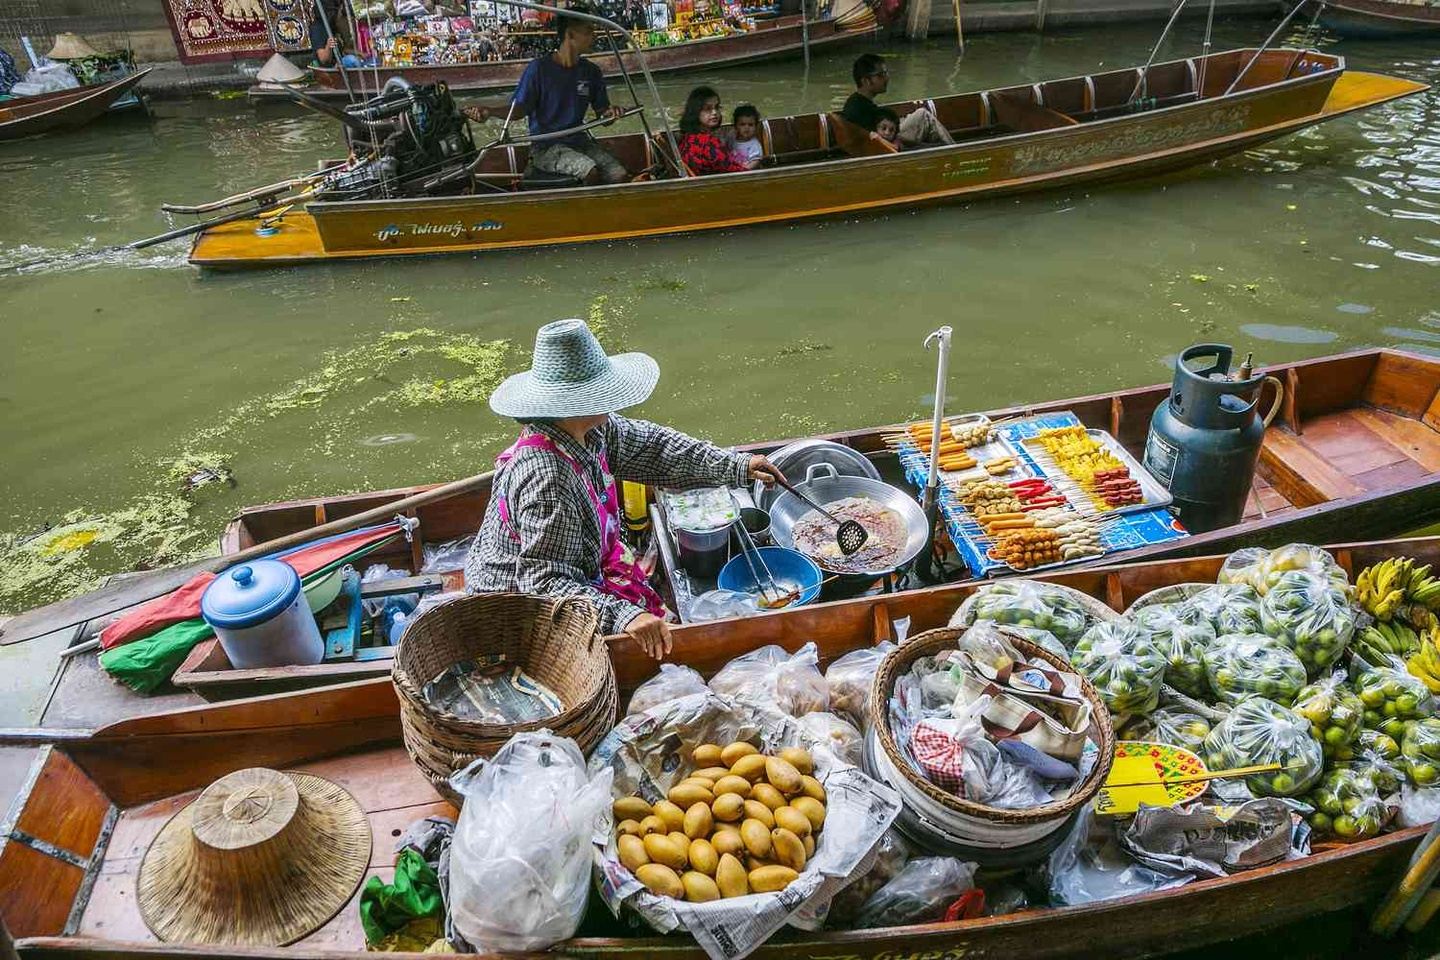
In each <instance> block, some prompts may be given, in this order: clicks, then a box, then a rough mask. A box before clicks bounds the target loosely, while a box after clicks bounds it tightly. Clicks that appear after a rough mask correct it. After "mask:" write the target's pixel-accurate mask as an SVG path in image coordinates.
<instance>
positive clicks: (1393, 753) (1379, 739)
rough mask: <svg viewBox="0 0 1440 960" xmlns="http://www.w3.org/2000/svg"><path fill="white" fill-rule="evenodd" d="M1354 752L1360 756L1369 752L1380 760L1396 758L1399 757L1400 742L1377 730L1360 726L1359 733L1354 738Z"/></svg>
mask: <svg viewBox="0 0 1440 960" xmlns="http://www.w3.org/2000/svg"><path fill="white" fill-rule="evenodd" d="M1355 752H1356V754H1358V755H1360V756H1364V755H1365V754H1367V753H1371V754H1374V755H1375V756H1377V757H1379V758H1380V759H1382V760H1398V759H1400V744H1398V743H1396V742H1395V739H1394V738H1393V737H1391V736H1388V735H1386V734H1383V733H1381V732H1380V731H1379V730H1371V729H1370V728H1369V727H1361V728H1360V735H1359V736H1358V737H1356V738H1355Z"/></svg>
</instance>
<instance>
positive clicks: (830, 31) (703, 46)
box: [249, 8, 875, 100]
mask: <svg viewBox="0 0 1440 960" xmlns="http://www.w3.org/2000/svg"><path fill="white" fill-rule="evenodd" d="M863 9H865V11H866V13H867V14H868V8H863ZM808 30H809V43H810V47H811V49H815V50H819V49H829V48H830V47H833V46H835V45H836V44H839V43H845V42H848V41H851V40H856V39H859V38H862V37H867V36H873V35H874V32H875V18H874V15H873V14H870V15H868V16H860V17H855V18H844V17H827V18H825V19H822V20H811V21H810V23H809V27H808ZM805 32H806V26H805V25H804V24H802V23H801V21H800V18H799V17H798V16H793V17H776V18H773V19H769V20H760V21H758V22H757V24H756V28H755V29H754V30H752V31H750V32H748V33H739V34H735V35H733V36H724V37H706V38H703V39H700V40H687V41H684V42H683V43H672V44H667V45H665V46H657V47H647V48H646V49H645V62H646V63H647V64H648V65H649V67H650V71H651V73H678V72H680V71H682V70H695V69H710V68H716V67H731V66H738V65H739V64H742V63H754V62H755V61H757V60H771V59H778V58H781V57H787V56H794V55H796V54H799V53H800V52H801V50H802V49H803V48H804V45H805ZM621 57H622V58H623V59H624V61H625V69H626V70H627V71H628V72H630V73H631V74H632V75H633V74H636V73H638V72H639V61H638V59H637V58H636V56H635V55H634V53H633V52H630V51H625V52H622V53H621ZM591 59H593V60H594V61H595V63H596V65H597V66H599V67H600V68H601V70H603V71H604V72H605V76H606V77H607V78H608V79H612V80H613V79H617V78H619V77H620V76H621V73H620V69H619V67H618V66H617V65H616V63H615V57H614V55H613V54H609V53H595V54H592V55H591ZM527 63H529V61H528V60H497V61H494V62H490V63H458V64H443V65H435V66H420V67H381V68H379V69H378V71H377V70H375V69H371V68H364V69H361V68H356V69H353V70H348V71H346V72H347V73H348V74H349V76H348V77H343V76H341V73H340V71H339V70H338V69H336V68H334V67H330V68H326V67H312V68H311V70H310V73H311V76H312V77H314V83H312V84H310V85H309V86H307V87H304V88H303V89H304V91H305V92H306V93H308V94H310V95H311V96H316V97H322V98H327V97H328V98H330V99H341V100H347V99H350V97H351V93H350V90H353V91H354V93H355V95H357V96H362V95H363V96H374V95H375V94H376V93H378V92H379V91H380V90H382V89H384V87H385V84H386V82H387V81H388V80H389V79H390V78H391V77H404V78H405V79H406V80H408V81H410V82H411V83H414V84H426V83H436V82H444V83H446V84H448V85H449V87H450V90H451V92H453V93H456V94H480V93H494V92H497V91H501V90H513V89H514V88H515V85H516V84H517V83H519V81H520V74H521V72H522V71H524V69H525V65H526V64H527ZM377 73H378V76H379V81H378V84H377V81H376V76H377ZM347 79H348V80H349V81H350V90H347V89H346V87H345V81H346V80H347ZM249 96H250V98H251V99H252V100H270V99H273V100H288V99H289V97H288V94H287V93H286V92H285V91H284V90H283V89H273V88H270V87H267V86H265V85H264V84H260V85H257V86H254V87H251V88H250V91H249Z"/></svg>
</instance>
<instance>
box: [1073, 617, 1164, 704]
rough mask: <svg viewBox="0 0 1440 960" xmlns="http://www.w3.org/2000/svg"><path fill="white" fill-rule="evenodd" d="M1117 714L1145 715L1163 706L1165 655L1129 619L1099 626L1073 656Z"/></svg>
mask: <svg viewBox="0 0 1440 960" xmlns="http://www.w3.org/2000/svg"><path fill="white" fill-rule="evenodd" d="M1070 663H1071V665H1073V666H1074V667H1075V669H1076V670H1078V671H1080V672H1081V673H1083V674H1084V675H1085V677H1086V679H1088V680H1089V681H1090V682H1091V683H1092V684H1094V685H1095V689H1096V691H1097V692H1098V693H1099V694H1100V699H1102V700H1104V701H1105V706H1107V707H1109V708H1110V712H1111V713H1114V714H1144V713H1149V712H1150V711H1152V710H1154V709H1155V708H1156V707H1157V706H1159V704H1160V685H1161V684H1162V683H1163V682H1164V681H1165V654H1164V653H1163V652H1161V650H1160V648H1159V647H1158V646H1156V644H1155V642H1154V641H1153V640H1152V639H1150V636H1149V635H1148V634H1147V633H1145V631H1143V630H1141V629H1140V628H1139V627H1137V626H1136V625H1135V624H1133V623H1130V622H1129V621H1126V620H1117V621H1115V622H1114V623H1097V624H1095V626H1093V627H1091V628H1090V629H1089V630H1086V631H1085V635H1084V636H1082V637H1081V638H1080V639H1079V641H1078V642H1077V643H1076V644H1075V650H1074V651H1073V652H1072V653H1071V654H1070Z"/></svg>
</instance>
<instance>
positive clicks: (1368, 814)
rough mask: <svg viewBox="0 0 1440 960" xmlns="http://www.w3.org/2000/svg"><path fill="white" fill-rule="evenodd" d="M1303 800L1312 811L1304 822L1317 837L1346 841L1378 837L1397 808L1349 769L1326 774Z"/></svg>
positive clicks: (1361, 775)
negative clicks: (1306, 822) (1312, 808)
mask: <svg viewBox="0 0 1440 960" xmlns="http://www.w3.org/2000/svg"><path fill="white" fill-rule="evenodd" d="M1305 800H1306V801H1307V802H1308V803H1309V804H1310V805H1311V806H1312V807H1314V808H1315V812H1314V813H1312V814H1311V815H1310V816H1308V817H1306V820H1307V821H1309V823H1310V827H1311V829H1313V830H1314V831H1315V833H1316V834H1317V835H1319V836H1321V837H1334V838H1336V839H1338V840H1347V841H1348V840H1365V839H1368V838H1370V837H1377V836H1379V835H1380V831H1381V830H1383V829H1385V824H1387V823H1389V822H1390V818H1391V817H1393V816H1394V815H1395V812H1396V810H1397V808H1398V806H1397V804H1395V803H1393V802H1391V801H1387V800H1386V798H1385V797H1384V796H1382V795H1381V793H1380V791H1379V790H1377V789H1376V788H1375V784H1374V782H1373V780H1372V779H1371V778H1370V777H1369V776H1368V775H1367V774H1366V773H1365V772H1364V771H1362V770H1357V769H1353V768H1349V767H1336V768H1334V769H1333V770H1330V771H1328V772H1327V773H1326V774H1325V776H1323V777H1322V778H1321V779H1320V782H1319V783H1318V784H1316V786H1315V789H1314V790H1312V791H1311V792H1310V793H1309V794H1308V795H1307V796H1306V797H1305Z"/></svg>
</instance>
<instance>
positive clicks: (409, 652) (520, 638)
mask: <svg viewBox="0 0 1440 960" xmlns="http://www.w3.org/2000/svg"><path fill="white" fill-rule="evenodd" d="M597 625H598V621H597V620H596V616H595V611H594V609H593V608H592V607H591V606H590V604H589V603H587V602H585V601H584V600H578V599H567V600H552V599H548V598H545V597H536V596H529V595H526V594H513V593H482V594H474V595H472V596H468V597H461V598H460V599H458V600H452V601H451V602H449V603H444V604H441V605H440V606H438V607H432V608H431V609H430V610H427V611H426V612H425V613H423V614H421V616H420V617H419V618H418V619H416V620H415V622H414V623H412V624H410V626H409V627H408V628H407V629H406V630H405V635H404V637H403V638H402V639H401V641H400V647H399V649H398V650H397V651H396V652H395V662H394V666H393V667H392V669H391V680H392V681H393V682H394V684H395V691H396V693H397V694H398V695H399V699H400V728H401V731H402V733H403V735H404V740H405V749H406V750H407V751H408V752H409V754H410V758H411V759H412V760H414V761H415V764H416V765H417V766H418V767H419V768H420V770H421V772H422V773H424V774H425V777H426V779H428V780H429V781H430V783H431V784H433V785H434V787H435V789H436V790H438V791H439V792H440V793H441V794H442V795H443V796H445V797H446V798H447V799H449V800H450V801H451V802H453V803H455V804H456V805H457V806H458V805H459V804H460V802H461V798H460V797H459V796H458V795H457V794H456V793H455V791H454V790H453V789H451V787H450V784H449V780H450V776H451V774H453V773H454V772H455V771H457V770H462V769H464V768H465V767H466V766H468V765H469V764H470V763H472V762H474V761H475V760H476V759H478V758H481V757H490V756H493V755H494V754H495V752H496V751H497V750H499V749H500V747H502V746H503V745H504V744H505V742H506V741H508V740H509V739H510V738H511V737H512V736H514V735H515V734H516V733H521V732H527V731H534V730H540V729H542V728H545V729H549V730H553V731H554V732H555V733H556V734H557V735H559V736H564V737H569V738H571V739H572V740H574V741H575V742H576V743H578V744H579V745H580V749H581V750H582V751H584V752H586V753H589V752H590V750H591V748H593V747H594V746H595V744H597V743H599V742H600V739H601V738H602V737H604V736H605V734H606V733H608V732H609V730H610V729H611V728H612V727H613V726H614V725H615V714H616V707H617V705H618V701H619V691H618V690H617V688H616V685H615V672H614V670H613V668H612V667H611V664H610V655H609V652H608V651H607V649H606V646H605V641H604V638H603V637H601V635H600V632H599V630H598V629H597ZM476 659H485V660H495V659H499V660H503V661H504V662H506V663H511V664H514V665H516V666H519V667H520V668H521V669H523V670H524V671H525V672H526V673H527V674H529V675H530V676H531V677H533V678H534V679H536V680H537V681H539V682H540V683H543V684H544V685H545V686H547V687H549V688H550V689H551V690H553V691H554V692H555V695H556V696H557V697H559V698H560V701H561V703H562V704H563V705H564V709H563V710H562V711H561V712H560V713H559V714H557V715H555V716H553V717H547V718H546V719H544V720H536V721H530V722H527V723H514V724H494V723H483V722H480V721H478V720H472V719H467V718H465V717H459V716H456V715H455V714H453V713H450V712H449V711H446V710H442V709H439V708H437V707H435V706H433V705H431V704H430V703H429V702H427V701H426V700H425V697H424V693H423V691H424V688H425V684H427V683H428V682H430V681H431V680H433V679H435V678H436V677H438V676H439V675H440V674H441V673H443V672H444V671H445V670H447V669H449V668H450V667H451V666H452V665H454V664H456V663H459V662H461V661H464V660H476Z"/></svg>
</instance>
